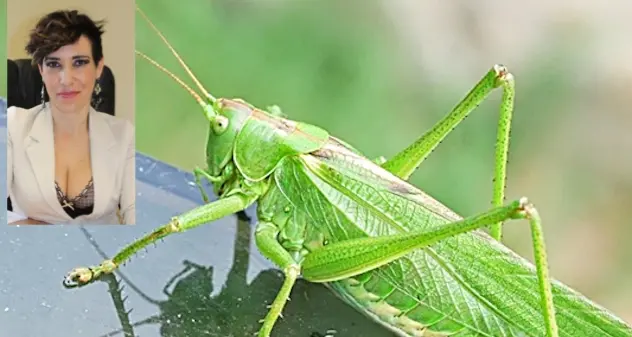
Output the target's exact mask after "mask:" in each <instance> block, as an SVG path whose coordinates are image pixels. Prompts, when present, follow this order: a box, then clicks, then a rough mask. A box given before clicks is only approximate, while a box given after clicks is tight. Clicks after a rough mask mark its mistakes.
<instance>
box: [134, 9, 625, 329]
mask: <svg viewBox="0 0 632 337" xmlns="http://www.w3.org/2000/svg"><path fill="white" fill-rule="evenodd" d="M137 3H138V5H139V6H140V7H141V8H142V9H143V10H144V11H145V12H146V13H147V15H148V16H149V17H150V18H151V19H152V21H153V22H154V23H155V24H156V25H157V26H158V28H159V29H160V30H161V31H162V32H163V33H164V34H165V35H166V37H167V38H168V39H169V40H170V42H171V43H172V44H173V45H174V47H175V48H176V50H178V51H179V53H180V54H181V55H182V56H183V58H184V59H185V61H186V62H187V63H188V64H189V65H190V66H191V68H192V69H193V71H194V72H195V74H196V75H197V76H198V77H199V78H200V79H201V81H202V82H203V83H204V85H205V86H206V88H207V89H209V91H210V92H211V93H212V94H213V95H215V96H221V97H233V98H234V97H240V98H243V99H246V100H247V101H249V102H251V103H253V104H255V105H257V106H260V107H265V106H267V105H270V104H278V105H279V106H280V107H281V108H282V109H283V111H284V112H285V113H286V114H287V115H289V116H290V118H292V119H295V120H301V121H305V122H309V123H314V124H317V125H319V126H321V127H324V128H325V129H327V130H329V131H330V132H331V133H332V134H334V135H336V136H338V137H341V138H343V139H345V140H346V141H348V142H349V143H351V144H352V145H354V146H356V147H357V148H359V149H361V150H362V151H364V153H365V154H366V155H367V156H368V157H370V158H373V157H377V156H380V155H383V156H386V157H389V156H392V155H393V154H395V153H396V152H397V151H398V150H400V149H402V148H404V147H405V146H406V145H408V144H409V143H410V142H412V141H414V140H415V139H416V138H417V137H418V136H420V135H421V134H422V133H423V132H424V131H425V130H427V129H428V128H429V127H431V126H432V125H433V123H434V122H436V121H437V120H439V119H440V118H441V117H442V116H443V115H444V114H445V113H447V112H448V111H449V110H450V109H451V108H452V107H453V106H454V105H455V104H456V103H457V102H458V101H459V100H460V99H461V98H462V97H463V96H464V95H465V94H466V93H467V92H468V91H469V90H470V88H471V87H472V86H473V85H474V84H475V83H476V81H478V80H479V79H480V78H481V77H482V76H483V74H484V73H485V72H486V71H488V69H489V68H490V67H491V66H492V65H493V64H494V63H504V64H506V65H507V66H508V67H509V69H510V70H511V71H512V72H513V73H514V75H515V78H516V83H517V84H516V86H517V98H516V99H517V101H516V110H515V114H514V126H513V129H512V139H511V145H510V158H509V173H508V192H507V198H508V199H515V198H518V197H521V196H528V197H529V198H530V199H531V200H532V201H533V202H534V203H535V204H536V206H537V207H538V208H539V210H540V212H541V215H542V217H543V220H544V226H545V235H546V237H547V245H548V250H549V256H550V267H551V269H552V274H553V275H554V276H555V277H556V278H558V279H560V280H562V281H563V282H565V283H567V284H569V285H570V286H572V287H574V288H575V289H578V290H579V291H581V292H582V293H584V294H586V295H587V296H589V297H590V298H592V299H594V300H595V301H597V302H598V303H600V304H601V305H604V306H606V307H608V308H610V309H611V310H612V311H614V312H615V313H616V314H617V315H619V316H621V317H622V318H624V319H625V320H626V321H628V322H632V290H631V289H630V286H629V285H630V284H632V245H631V244H630V237H631V235H632V226H630V225H631V221H630V216H631V215H632V214H631V212H630V210H629V209H630V206H631V203H632V175H631V174H630V173H631V172H632V136H631V133H632V131H631V130H632V113H631V111H632V108H631V106H632V100H631V95H630V93H632V92H631V91H632V86H631V83H632V69H631V66H630V61H629V60H630V59H632V58H631V57H632V48H631V46H630V44H629V39H627V40H626V38H625V37H624V36H625V34H624V32H625V31H626V29H627V31H628V32H629V31H630V29H631V28H632V26H631V24H630V23H629V21H627V20H626V19H625V16H624V15H623V14H622V13H625V12H626V11H627V12H628V13H629V12H630V11H629V10H630V9H631V6H630V3H629V2H624V1H619V2H618V3H616V2H608V3H609V5H607V6H606V5H605V4H604V5H601V4H599V3H593V4H588V3H586V4H582V5H580V4H579V3H576V2H572V1H560V2H559V3H556V4H555V5H553V4H547V3H545V2H537V3H532V4H524V3H522V4H521V5H520V6H524V7H519V6H517V5H515V4H507V3H503V2H498V1H481V2H476V4H477V5H473V4H472V3H470V2H466V1H451V2H438V1H429V2H415V1H404V0H393V1H391V0H389V1H386V0H384V1H378V0H370V1H367V0H363V1H360V0H347V1H342V2H341V1H333V0H319V1H315V0H314V1H308V0H305V1H281V0H277V1H229V0H212V1H166V0H163V1H157V0H151V1H150V0H144V1H137ZM136 41H137V42H136V48H137V49H138V50H140V51H142V52H144V53H146V54H148V55H149V56H151V57H153V58H154V59H156V60H157V61H158V62H160V63H161V64H162V65H164V66H165V67H167V68H168V69H170V70H171V71H173V72H175V73H176V74H178V75H179V76H181V77H182V78H185V77H186V76H185V73H184V72H183V71H182V69H181V68H180V66H179V65H178V64H177V62H176V60H175V58H174V57H172V56H171V54H170V53H169V51H168V49H167V48H166V47H165V46H164V45H163V44H162V43H161V41H160V40H159V38H158V37H157V35H156V34H155V33H154V32H153V31H151V29H150V27H149V25H148V24H147V23H146V22H145V21H144V20H142V17H141V16H140V15H137V22H136ZM626 41H627V43H626ZM186 80H187V83H192V81H190V80H188V79H186ZM136 84H137V87H136V88H137V111H136V121H137V149H138V150H139V151H141V152H144V153H146V154H149V155H152V156H155V157H157V158H159V159H162V160H164V161H167V162H169V163H171V164H173V165H176V166H178V167H181V168H184V169H187V170H191V169H193V168H194V167H195V166H196V165H200V166H202V165H204V144H205V141H206V138H205V136H206V131H207V125H206V124H205V122H204V118H203V117H202V112H201V110H200V109H199V108H198V106H197V105H196V103H195V101H194V100H193V99H192V98H191V97H190V96H188V94H187V93H186V92H185V91H184V90H182V89H181V88H180V87H179V86H178V85H177V84H176V83H175V82H174V81H172V80H171V79H169V78H168V77H167V76H166V75H165V74H163V73H161V72H159V71H158V70H157V69H156V68H154V67H153V66H151V65H150V64H149V63H147V62H145V61H144V60H142V59H140V58H138V59H137V65H136ZM499 98H500V92H496V93H494V94H493V95H492V96H491V97H490V99H489V100H488V101H486V102H485V103H484V104H482V105H481V106H480V108H479V109H478V110H476V111H475V112H474V113H473V114H472V115H471V117H469V118H467V119H466V120H465V122H464V123H463V124H462V125H461V126H460V127H459V128H457V129H456V130H455V131H454V132H453V133H452V134H451V135H450V136H449V137H448V139H447V140H445V141H444V142H443V143H442V144H441V145H440V147H439V148H438V149H437V150H436V151H435V152H434V153H433V155H432V156H431V157H430V158H429V159H428V160H427V162H425V163H424V165H423V166H422V168H421V169H420V170H418V171H417V173H416V174H415V175H414V176H413V178H412V182H413V183H414V184H416V185H417V186H420V187H421V188H422V189H424V190H425V191H427V192H429V193H430V194H431V195H433V196H434V197H436V198H437V199H439V200H441V201H442V202H443V203H445V204H446V205H448V206H449V207H451V208H453V209H455V210H456V211H458V212H460V213H461V214H463V215H470V214H473V213H475V212H480V211H483V210H485V209H487V208H488V207H489V206H490V200H491V191H492V173H493V165H494V162H493V156H494V140H495V136H496V135H495V134H496V124H497V118H498V104H499ZM505 236H506V243H507V245H508V246H510V247H512V248H513V249H515V250H516V251H517V252H519V253H520V254H521V255H523V256H525V257H527V258H528V259H529V260H532V252H531V248H530V241H529V240H530V233H529V230H528V226H526V223H521V222H514V223H511V225H509V226H508V227H506V230H505Z"/></svg>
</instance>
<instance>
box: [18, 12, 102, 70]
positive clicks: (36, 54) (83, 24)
mask: <svg viewBox="0 0 632 337" xmlns="http://www.w3.org/2000/svg"><path fill="white" fill-rule="evenodd" d="M104 24H105V21H104V20H101V21H93V20H92V19H90V17H89V16H87V15H86V14H82V13H79V12H78V11H77V10H59V11H55V12H52V13H49V14H46V15H45V16H44V17H42V18H41V19H40V20H39V21H38V22H37V24H36V25H35V28H33V30H31V33H30V35H29V42H28V43H27V44H26V48H25V50H26V52H27V53H28V54H29V55H31V57H32V58H33V64H40V65H41V64H42V62H43V61H44V57H46V56H47V55H49V54H50V53H53V52H55V51H56V50H57V49H59V48H61V47H63V46H66V45H69V44H73V43H75V42H77V40H79V38H80V37H81V36H86V37H87V38H88V39H89V40H90V42H91V44H92V58H93V59H94V62H95V63H99V61H101V59H102V58H103V45H102V43H101V35H103V33H104V32H105V31H104V30H103V25H104Z"/></svg>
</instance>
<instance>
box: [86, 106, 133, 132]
mask: <svg viewBox="0 0 632 337" xmlns="http://www.w3.org/2000/svg"><path fill="white" fill-rule="evenodd" d="M95 112H96V113H97V114H98V115H99V116H100V117H101V120H102V121H104V122H105V123H106V124H107V125H108V126H109V127H110V130H112V132H113V133H114V134H115V135H117V136H125V135H132V134H133V133H134V126H133V125H132V123H131V122H130V121H128V120H127V119H125V118H122V117H119V116H114V115H110V114H107V113H104V112H99V111H96V110H95Z"/></svg>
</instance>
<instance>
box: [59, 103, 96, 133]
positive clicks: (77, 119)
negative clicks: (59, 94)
mask: <svg viewBox="0 0 632 337" xmlns="http://www.w3.org/2000/svg"><path fill="white" fill-rule="evenodd" d="M50 109H51V113H52V114H53V127H54V129H55V131H56V132H61V133H63V134H65V135H68V136H74V135H77V134H79V133H81V132H84V131H87V130H88V113H89V112H90V110H89V107H86V108H83V109H81V110H79V111H76V112H73V113H65V112H61V111H59V109H57V108H55V107H54V106H53V105H51V107H50Z"/></svg>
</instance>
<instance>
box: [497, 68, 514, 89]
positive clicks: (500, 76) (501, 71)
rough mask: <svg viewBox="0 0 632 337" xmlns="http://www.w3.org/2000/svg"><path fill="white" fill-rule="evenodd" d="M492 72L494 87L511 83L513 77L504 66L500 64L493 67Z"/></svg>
mask: <svg viewBox="0 0 632 337" xmlns="http://www.w3.org/2000/svg"><path fill="white" fill-rule="evenodd" d="M494 71H495V72H496V79H497V80H496V86H500V85H502V84H503V83H506V82H512V81H513V75H512V74H511V73H510V72H509V69H507V67H506V66H504V65H502V64H496V65H494Z"/></svg>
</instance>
